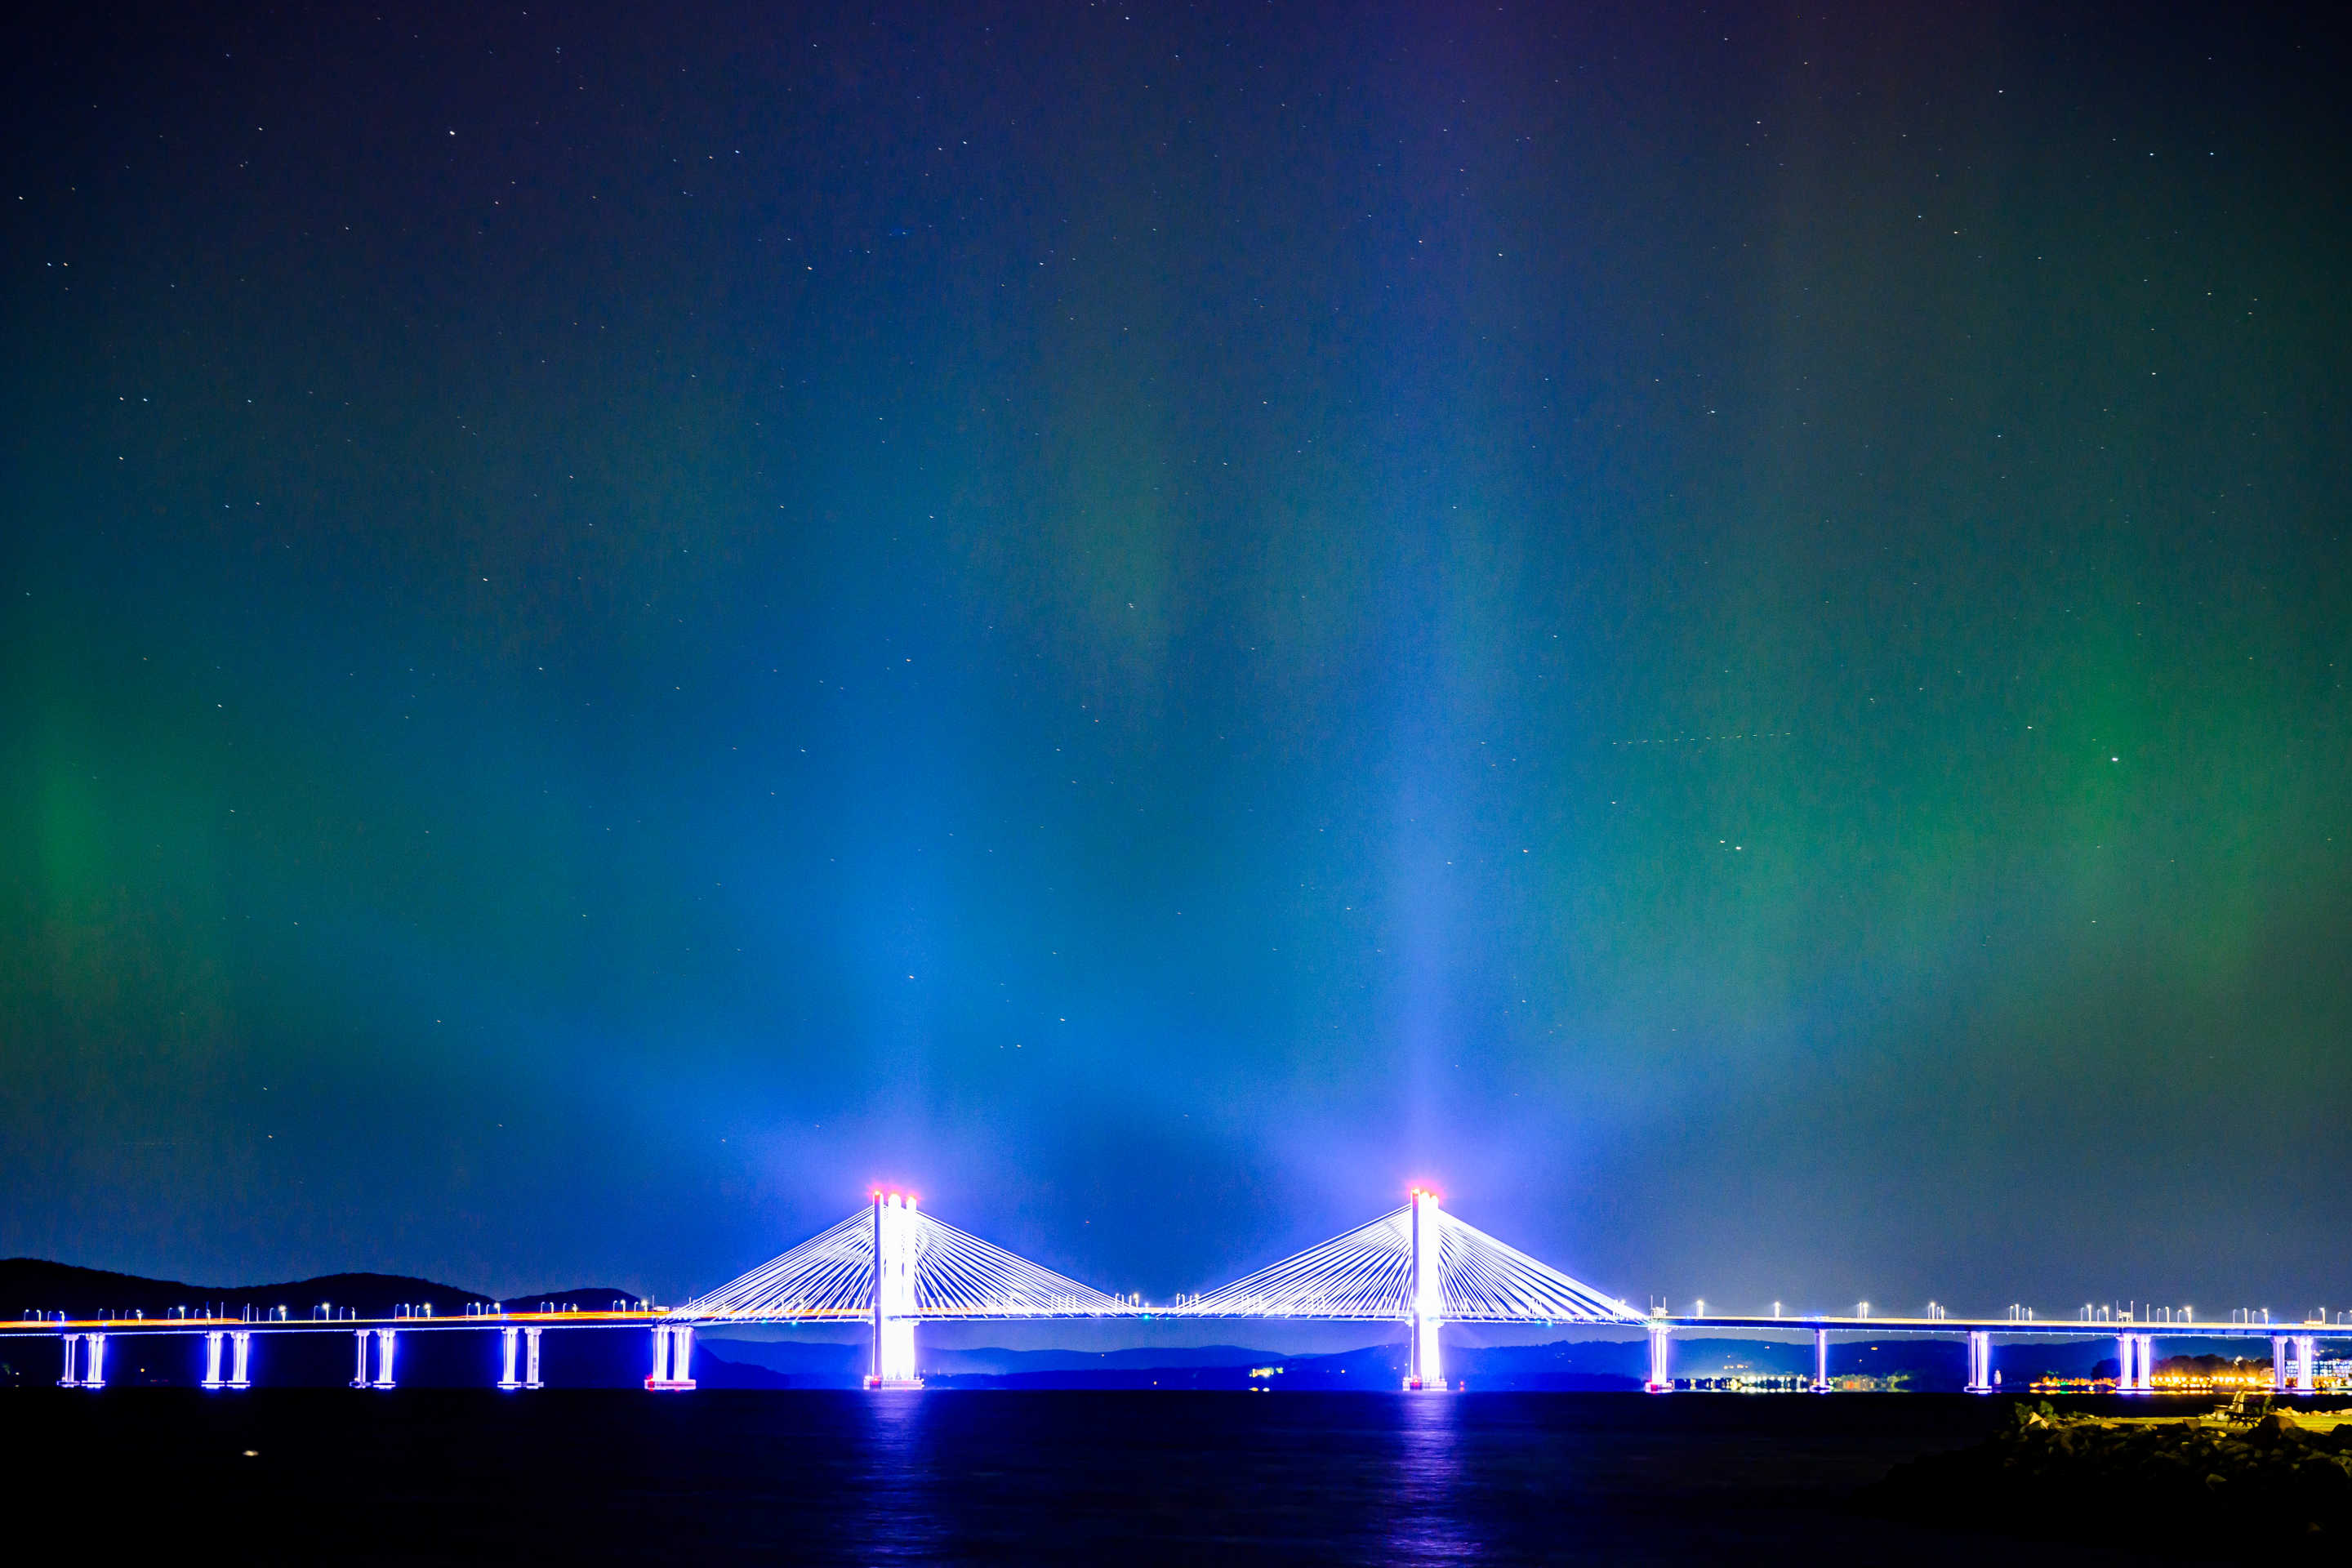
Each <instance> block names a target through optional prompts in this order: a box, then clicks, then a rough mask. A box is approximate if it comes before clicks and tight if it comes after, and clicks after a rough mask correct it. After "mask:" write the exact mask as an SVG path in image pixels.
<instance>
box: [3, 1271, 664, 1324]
mask: <svg viewBox="0 0 2352 1568" xmlns="http://www.w3.org/2000/svg"><path fill="white" fill-rule="evenodd" d="M490 1300H491V1298H490V1297H488V1296H484V1295H482V1294H480V1293H479V1292H478V1291H474V1290H466V1289H459V1288H458V1287H457V1286H455V1285H445V1284H442V1283H441V1282H440V1281H438V1280H435V1279H416V1278H415V1277H414V1276H411V1275H405V1274H321V1275H320V1276H318V1277H317V1278H315V1279H289V1280H288V1281H286V1282H285V1283H283V1284H277V1285H191V1284H187V1283H185V1282H184V1281H182V1280H177V1279H144V1278H142V1277H141V1276H139V1275H136V1274H116V1273H112V1272H110V1271H109V1270H107V1269H103V1268H78V1267H76V1266H75V1265H73V1264H70V1263H55V1262H51V1261H49V1260H48V1259H47V1258H7V1259H5V1260H0V1317H6V1318H22V1317H27V1316H33V1315H37V1314H43V1313H46V1314H47V1315H48V1316H51V1317H55V1316H56V1315H57V1314H58V1313H59V1312H63V1313H64V1314H65V1315H66V1316H68V1317H69V1318H95V1317H100V1316H106V1317H118V1318H127V1317H130V1316H131V1315H133V1314H134V1313H135V1314H138V1315H141V1316H144V1317H148V1318H165V1317H169V1316H170V1315H171V1314H172V1311H173V1309H174V1308H179V1307H184V1308H186V1309H187V1310H188V1311H189V1313H190V1314H191V1315H203V1314H204V1313H205V1310H206V1309H207V1308H210V1309H212V1310H213V1313H214V1315H218V1316H225V1317H237V1316H240V1315H242V1314H243V1312H244V1311H245V1310H247V1309H251V1310H252V1312H253V1315H255V1316H257V1317H261V1316H266V1315H268V1313H269V1312H271V1311H273V1310H276V1309H277V1308H279V1307H284V1308H285V1309H286V1310H287V1313H288V1315H289V1316H290V1317H295V1318H308V1317H310V1315H311V1312H312V1310H313V1309H315V1308H316V1307H318V1306H319V1305H320V1303H322V1302H323V1303H326V1304H327V1305H329V1306H330V1307H331V1308H332V1309H333V1310H334V1312H335V1314H336V1315H337V1316H341V1315H343V1314H344V1313H346V1312H356V1313H357V1315H358V1316H360V1317H362V1318H388V1317H391V1316H393V1315H394V1312H395V1311H396V1310H400V1309H403V1308H405V1309H408V1310H415V1309H416V1308H418V1307H421V1306H425V1305H427V1304H429V1305H430V1306H431V1307H432V1309H433V1312H434V1315H435V1316H436V1317H457V1316H460V1315H462V1314H463V1313H464V1312H465V1310H466V1309H467V1307H468V1306H478V1305H484V1304H487V1303H488V1302H489V1301H490ZM508 1300H509V1301H510V1302H511V1304H513V1305H515V1306H517V1307H520V1308H523V1309H525V1310H535V1309H537V1308H538V1307H539V1305H540V1304H541V1302H542V1301H551V1302H555V1303H557V1304H559V1305H563V1304H569V1305H572V1306H576V1307H578V1308H579V1309H580V1310H583V1311H604V1310H608V1309H610V1308H611V1306H612V1305H613V1303H614V1301H619V1300H634V1297H632V1295H631V1293H630V1292H628V1291H626V1290H623V1289H618V1288H616V1287H614V1286H609V1285H583V1286H572V1287H568V1288H566V1289H562V1290H534V1291H530V1292H527V1293H525V1294H521V1295H517V1296H513V1297H509V1298H508Z"/></svg>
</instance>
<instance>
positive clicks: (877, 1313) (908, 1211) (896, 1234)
mask: <svg viewBox="0 0 2352 1568" xmlns="http://www.w3.org/2000/svg"><path fill="white" fill-rule="evenodd" d="M915 1235H916V1228H915V1200H914V1199H913V1198H911V1197H901V1196H900V1195H899V1194H897V1193H892V1194H889V1195H888V1196H887V1197H886V1196H884V1195H883V1194H881V1193H878V1192H877V1193H876V1194H874V1357H873V1361H872V1363H871V1370H870V1371H869V1372H868V1373H866V1387H868V1388H920V1387H922V1386H923V1380H922V1377H921V1376H920V1375H919V1373H917V1372H916V1370H915V1310H916V1301H915Z"/></svg>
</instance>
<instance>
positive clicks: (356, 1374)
mask: <svg viewBox="0 0 2352 1568" xmlns="http://www.w3.org/2000/svg"><path fill="white" fill-rule="evenodd" d="M370 1332H371V1331H370V1330H367V1329H362V1330H360V1331H358V1332H357V1333H355V1334H353V1335H352V1341H353V1342H354V1343H355V1344H356V1345H357V1346H358V1349H359V1364H358V1365H357V1366H355V1367H353V1368H352V1387H353V1388H365V1387H366V1386H367V1385H368V1364H367V1357H368V1335H369V1333H370Z"/></svg>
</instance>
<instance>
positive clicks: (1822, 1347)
mask: <svg viewBox="0 0 2352 1568" xmlns="http://www.w3.org/2000/svg"><path fill="white" fill-rule="evenodd" d="M1829 1391H1830V1331H1828V1330H1827V1329H1815V1330H1814V1331H1813V1392H1814V1393H1815V1394H1827V1393H1828V1392H1829Z"/></svg>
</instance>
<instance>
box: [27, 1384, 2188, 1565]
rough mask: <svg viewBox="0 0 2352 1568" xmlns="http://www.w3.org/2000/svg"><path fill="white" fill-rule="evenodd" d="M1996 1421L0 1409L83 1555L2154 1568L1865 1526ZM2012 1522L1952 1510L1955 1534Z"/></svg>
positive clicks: (886, 1399) (1632, 1400)
mask: <svg viewBox="0 0 2352 1568" xmlns="http://www.w3.org/2000/svg"><path fill="white" fill-rule="evenodd" d="M2001 1415H2002V1412H2001V1411H2000V1408H1999V1407H1998V1406H1997V1405H1996V1404H1995V1403H1994V1402H1991V1401H1986V1400H1970V1399H1967V1398H1964V1397H1950V1398H1945V1397H1937V1396H1934V1395H1895V1396H1875V1397H1874V1396H1870V1395H1849V1396H1845V1397H1832V1398H1810V1397H1786V1398H1742V1397H1738V1396H1720V1395H1716V1396H1710V1395H1696V1394H1684V1395H1675V1396H1671V1397H1666V1398H1648V1397H1644V1396H1642V1395H1639V1394H1463V1395H1454V1396H1436V1397H1426V1396H1423V1397H1406V1396H1403V1395H1394V1394H1191V1393H1167V1392H1162V1393H1091V1392H1087V1393H1068V1392H1036V1393H1029V1392H1020V1393H940V1392H931V1393H917V1394H878V1395H868V1394H834V1393H818V1392H807V1393H798V1392H795V1393H756V1394H755V1393H727V1392H708V1391H706V1392H699V1393H696V1394H685V1395H657V1394H642V1393H630V1394H620V1393H611V1392H568V1391H554V1390H551V1391H546V1392H542V1393H539V1394H504V1395H502V1394H496V1393H494V1392H488V1391H482V1392H475V1391H460V1390H446V1391H444V1390H402V1391H398V1392H394V1393H383V1394H378V1393H372V1392H364V1391H352V1390H332V1391H330V1390H257V1391H255V1392H253V1393H250V1394H242V1395H238V1394H214V1395H205V1394H198V1393H194V1392H193V1391H187V1390H171V1389H154V1390H150V1389H110V1390H108V1391H106V1392H104V1393H102V1394H78V1393H72V1392H68V1391H64V1390H26V1391H23V1392H20V1393H15V1394H6V1395H5V1396H0V1444H5V1447H0V1460H4V1461H5V1469H0V1474H5V1476H6V1477H7V1480H6V1481H5V1485H6V1486H8V1487H9V1489H11V1490H12V1491H13V1492H14V1493H15V1494H16V1496H15V1497H14V1498H13V1499H12V1501H13V1502H14V1503H15V1504H16V1506H15V1507H13V1508H12V1509H11V1510H10V1513H11V1516H12V1518H13V1520H14V1521H16V1524H17V1526H18V1527H19V1528H22V1527H24V1526H25V1525H27V1524H29V1523H31V1522H32V1521H35V1520H49V1519H55V1520H68V1521H79V1530H78V1533H79V1537H80V1539H79V1542H77V1543H76V1545H75V1546H74V1548H73V1552H72V1554H71V1555H72V1557H73V1559H74V1560H78V1561H115V1560H121V1558H124V1557H128V1556H131V1555H133V1554H138V1555H152V1557H154V1558H156V1559H157V1560H159V1561H160V1560H162V1559H164V1558H170V1559H172V1560H174V1561H184V1560H187V1558H188V1555H189V1553H190V1552H196V1553H198V1554H200V1555H205V1556H210V1555H213V1554H215V1553H216V1552H219V1551H221V1550H222V1549H224V1548H231V1549H233V1551H234V1554H235V1556H236V1558H237V1559H239V1560H241V1561H245V1562H257V1563H259V1562H305V1563H310V1562H353V1563H453V1562H455V1563H472V1562H485V1563H487V1562H498V1563H517V1562H521V1563H555V1562H562V1563H583V1562H608V1561H609V1562H635V1563H713V1562H765V1563H1110V1564H1137V1563H1284V1564H1304V1563H1725V1562H1735V1561H1736V1562H1745V1563H1773V1562H1781V1561H1790V1562H1795V1561H1802V1562H1806V1563H1903V1564H1906V1565H1910V1568H1922V1565H1934V1564H1944V1563H1953V1564H1958V1563H1983V1562H1987V1561H1991V1560H1996V1559H1997V1560H1998V1561H2000V1563H2004V1564H2012V1565H2016V1564H2028V1565H2030V1564H2043V1563H2049V1564H2056V1563H2066V1564H2068V1565H2070V1568H2084V1565H2085V1564H2097V1563H2128V1562H2138V1561H2143V1560H2144V1559H2141V1558H2137V1557H2134V1556H2131V1555H2128V1554H2125V1553H2120V1552H2100V1551H2097V1550H2087V1549H2085V1548H2084V1547H2082V1546H2080V1545H2066V1546H2061V1545H2054V1544H2037V1543H2033V1542H2020V1541H2013V1540H2008V1539H2003V1538H2000V1537H1997V1536H1987V1535H1981V1534H1969V1533H1965V1532H1959V1531H1940V1530H1933V1529H1922V1528H1916V1527H1912V1526H1904V1525H1895V1524H1890V1523H1885V1522H1882V1521H1874V1520H1870V1519H1866V1518H1863V1517H1860V1516H1859V1515H1856V1514H1853V1513H1850V1512H1848V1511H1846V1510H1844V1509H1843V1499H1844V1497H1845V1495H1846V1494H1847V1493H1849V1492H1850V1491H1851V1490H1852V1489H1853V1488H1855V1487H1857V1486H1859V1485H1862V1484H1864V1483H1865V1482H1867V1481H1870V1480H1873V1479H1876V1478H1877V1477H1879V1476H1881V1475H1883V1474H1885V1470H1886V1468H1887V1467H1888V1466H1889V1465H1890V1464H1892V1463H1893V1462H1894V1461H1895V1460H1896V1459H1899V1458H1908V1457H1910V1456H1912V1455H1915V1454H1918V1453H1922V1452H1927V1451H1929V1450H1933V1449H1938V1448H1948V1447H1958V1446H1961V1445H1964V1444H1967V1443H1969V1442H1973V1441H1975V1440H1976V1439H1977V1438H1979V1436H1983V1435H1984V1433H1985V1432H1987V1431H1988V1430H1989V1429H1990V1426H1991V1425H1992V1423H1993V1422H1995V1421H1996V1420H1998V1419H2000V1417H2001ZM248 1449H249V1450H252V1453H251V1456H250V1457H248V1456H247V1450H248ZM1997 1506H1998V1504H1997V1500H1989V1499H1980V1498H1969V1497H1955V1498H1954V1499H1953V1500H1952V1508H1953V1513H1954V1516H1955V1518H1956V1520H1957V1519H1961V1518H1966V1517H1969V1516H1981V1515H1983V1514H1984V1513H1985V1512H1986V1511H1987V1510H1990V1509H1992V1508H1997ZM58 1560H59V1561H65V1560H67V1559H65V1558H59V1559H58Z"/></svg>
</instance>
